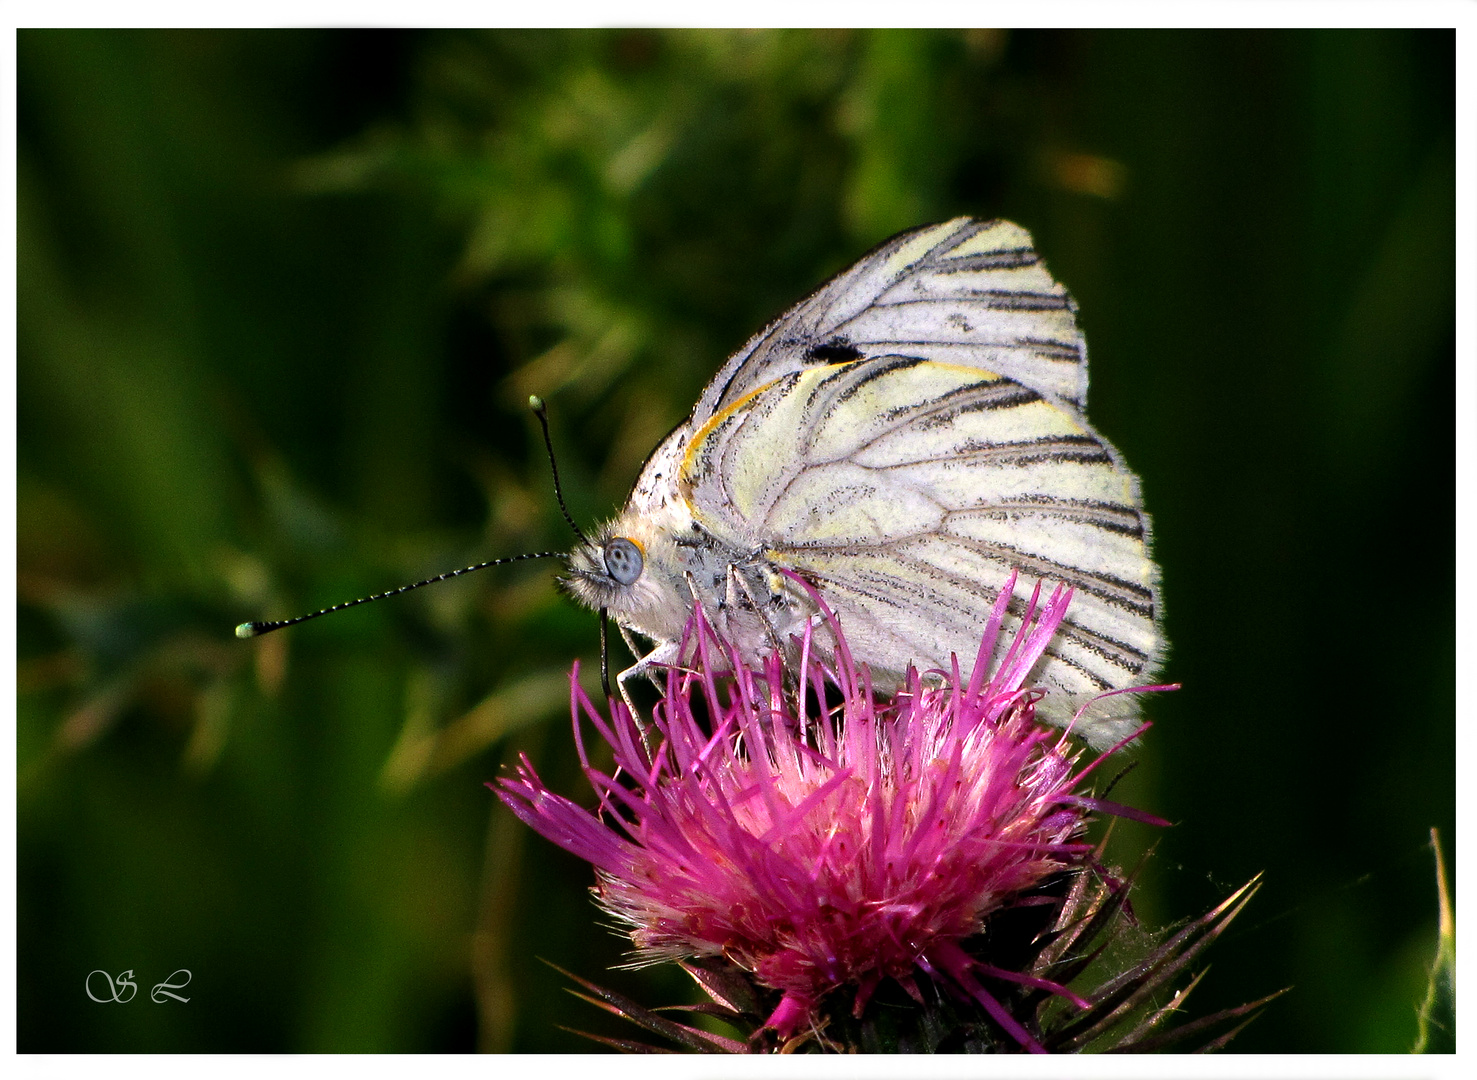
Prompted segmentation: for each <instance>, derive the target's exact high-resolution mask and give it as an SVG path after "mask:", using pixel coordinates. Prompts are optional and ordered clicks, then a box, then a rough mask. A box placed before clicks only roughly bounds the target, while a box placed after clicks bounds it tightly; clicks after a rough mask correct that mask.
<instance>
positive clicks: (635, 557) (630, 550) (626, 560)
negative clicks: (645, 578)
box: [605, 536, 646, 585]
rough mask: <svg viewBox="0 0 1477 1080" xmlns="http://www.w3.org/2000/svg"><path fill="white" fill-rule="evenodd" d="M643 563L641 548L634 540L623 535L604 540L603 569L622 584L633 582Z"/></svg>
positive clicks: (637, 576) (643, 565)
mask: <svg viewBox="0 0 1477 1080" xmlns="http://www.w3.org/2000/svg"><path fill="white" fill-rule="evenodd" d="M645 565H646V563H645V560H644V559H642V558H641V549H640V548H639V547H637V546H636V544H635V542H633V541H631V540H627V539H626V538H625V537H624V536H617V537H616V538H615V539H614V540H607V541H606V543H605V569H606V570H607V571H609V572H610V576H611V577H613V578H615V579H616V580H617V581H619V582H620V583H621V584H622V585H632V584H635V581H636V579H637V578H639V577H640V576H641V571H642V570H643V569H644V568H645Z"/></svg>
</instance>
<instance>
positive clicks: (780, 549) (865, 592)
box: [563, 217, 1164, 748]
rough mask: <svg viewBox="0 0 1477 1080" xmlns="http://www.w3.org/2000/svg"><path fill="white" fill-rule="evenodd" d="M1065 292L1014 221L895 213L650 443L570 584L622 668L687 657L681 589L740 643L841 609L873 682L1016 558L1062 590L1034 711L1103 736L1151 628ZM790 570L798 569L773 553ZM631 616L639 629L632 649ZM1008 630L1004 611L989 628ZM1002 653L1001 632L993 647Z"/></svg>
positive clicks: (1138, 509) (936, 664)
mask: <svg viewBox="0 0 1477 1080" xmlns="http://www.w3.org/2000/svg"><path fill="white" fill-rule="evenodd" d="M1076 310H1077V308H1076V304H1075V303H1074V302H1073V300H1072V298H1071V297H1070V296H1069V295H1068V294H1067V291H1066V289H1065V288H1063V287H1062V285H1061V284H1059V283H1058V282H1057V281H1056V280H1055V279H1053V278H1052V276H1051V274H1050V273H1049V272H1048V271H1047V269H1046V267H1045V265H1044V264H1043V263H1042V261H1041V258H1040V256H1039V255H1038V254H1037V252H1036V249H1035V246H1034V244H1033V243H1032V240H1031V236H1030V234H1029V233H1028V232H1027V231H1026V230H1025V229H1023V228H1021V227H1020V226H1018V225H1015V224H1012V223H1010V222H1007V221H981V220H976V219H972V218H967V217H961V218H955V219H954V220H952V221H947V222H944V223H942V224H938V225H929V226H924V227H922V228H918V229H913V230H910V231H908V232H904V233H901V234H899V235H898V236H895V237H893V238H892V239H891V240H888V241H886V242H885V243H883V244H882V245H880V246H879V247H877V248H875V249H874V250H873V251H871V252H870V253H869V254H867V255H865V256H864V257H863V258H862V259H861V261H859V262H858V263H856V265H854V266H852V267H851V268H850V269H848V270H846V271H844V272H842V273H841V274H839V275H837V276H836V277H835V278H833V279H831V280H830V281H829V282H827V283H826V284H824V285H822V286H821V287H820V288H819V289H818V290H816V291H815V292H814V293H813V294H811V295H810V296H809V297H808V298H806V299H805V300H802V301H801V302H800V303H798V304H797V305H795V306H794V307H793V308H791V309H790V310H789V311H787V312H786V313H785V314H784V315H782V316H780V318H778V319H777V320H775V321H774V322H773V323H771V324H770V325H769V326H767V327H765V328H764V329H763V330H761V331H760V332H759V333H758V334H756V335H755V336H754V337H753V338H752V339H751V340H750V341H749V342H748V344H746V345H745V346H744V347H743V348H742V349H741V350H740V351H739V352H738V353H736V354H735V355H734V356H733V357H732V358H730V359H729V361H728V362H727V363H726V364H725V365H724V366H723V368H722V369H721V370H720V371H719V372H718V374H717V376H716V377H715V378H714V379H713V381H712V382H711V383H710V384H709V385H708V387H707V388H706V389H705V390H704V391H703V393H702V396H701V397H700V398H699V399H698V402H697V405H696V406H695V407H694V408H693V411H692V415H691V416H690V417H689V418H688V419H687V421H686V422H684V423H683V424H681V425H680V426H678V427H677V428H676V429H675V430H674V431H672V433H671V434H669V435H668V436H667V437H666V439H665V440H663V442H662V443H661V444H660V445H659V446H658V447H657V448H656V450H655V451H654V452H653V453H652V455H651V457H650V458H649V459H648V460H647V462H646V464H645V465H644V467H643V468H642V471H641V474H640V476H639V478H638V479H637V481H636V484H635V487H634V488H633V490H632V491H631V495H630V498H629V499H628V501H627V503H626V505H625V508H624V510H622V511H621V513H620V514H619V515H618V516H617V517H616V518H615V519H614V520H612V521H610V522H608V523H607V524H606V525H604V526H603V527H601V528H600V529H598V530H597V531H595V532H594V533H592V534H591V535H590V536H589V537H588V538H587V539H586V540H585V541H584V542H582V543H581V544H579V545H577V546H576V548H575V549H574V550H573V551H572V552H571V553H570V555H569V558H568V573H567V575H566V576H565V577H564V579H563V584H564V586H565V588H566V589H567V590H568V591H569V592H570V593H571V594H572V595H573V596H574V597H575V598H576V599H578V600H579V601H581V602H582V603H584V604H586V605H588V606H590V607H592V608H596V609H603V610H604V611H606V612H608V613H609V615H610V616H611V617H612V618H613V619H614V620H615V622H616V623H617V625H618V626H619V627H620V628H621V631H622V633H623V635H624V636H625V639H626V642H627V644H628V645H629V646H631V648H632V650H633V653H634V654H635V655H637V656H639V657H640V659H639V660H638V662H637V664H636V665H635V666H633V667H631V668H629V669H627V670H626V671H624V672H622V673H621V675H620V676H619V679H620V683H621V686H622V689H623V691H624V689H625V684H626V681H627V680H628V679H630V678H631V677H633V676H636V675H639V674H643V673H650V672H651V671H653V670H654V669H655V668H656V667H657V666H659V665H663V664H671V663H675V662H677V661H678V659H679V656H678V654H679V650H680V643H681V641H682V639H683V630H684V626H685V624H686V622H687V620H688V619H689V617H690V616H691V613H692V611H693V606H694V604H695V603H696V604H700V605H701V606H702V608H703V611H704V612H705V614H706V615H707V617H708V618H709V620H710V621H711V622H712V623H713V625H715V626H716V627H718V628H719V629H720V631H721V632H722V633H723V634H724V636H725V637H727V638H728V639H729V640H730V641H732V642H734V643H735V644H737V645H738V646H739V648H740V650H741V653H742V654H743V655H744V657H745V658H746V659H754V660H757V659H758V658H759V657H760V656H762V655H763V654H764V653H765V652H767V651H769V650H772V649H781V650H791V649H793V648H794V645H793V642H794V640H795V639H796V638H797V637H798V636H799V635H800V633H801V631H802V630H803V628H804V627H805V625H806V623H807V621H809V622H811V624H812V626H815V627H817V629H815V630H814V631H813V633H814V634H815V635H816V636H815V640H816V641H817V643H819V645H820V647H821V649H822V650H823V651H824V649H825V648H826V647H827V646H826V641H827V640H828V639H827V638H826V636H825V628H824V625H822V624H820V622H819V620H815V619H814V616H816V614H817V610H818V609H817V606H816V604H815V602H814V600H813V599H812V597H811V596H810V594H809V593H808V591H807V590H806V589H805V588H804V587H803V586H801V585H800V584H798V583H797V582H796V580H795V578H794V577H791V576H790V575H791V574H793V575H795V576H798V577H799V578H801V579H803V580H804V581H805V582H808V583H810V584H811V585H812V586H813V587H814V589H815V590H816V592H817V594H818V595H819V596H820V597H821V598H822V599H823V600H824V601H825V603H826V605H827V606H828V607H829V608H830V609H831V610H832V611H833V612H834V613H835V615H836V617H837V618H838V620H839V622H840V625H841V629H842V632H843V633H844V635H845V638H846V642H847V645H848V647H849V648H850V651H851V653H852V655H853V657H854V658H855V659H856V660H858V661H860V662H862V663H865V664H867V665H868V666H869V667H870V669H871V671H872V678H873V684H874V687H876V688H878V689H881V690H886V689H888V688H890V687H895V686H897V685H898V684H899V683H900V681H901V679H902V678H903V675H904V673H905V671H906V670H907V668H908V667H909V665H913V666H915V667H916V668H917V669H918V670H920V671H925V670H928V669H942V670H949V669H950V665H951V657H952V656H958V657H959V658H960V661H961V663H963V664H965V665H967V664H968V662H969V661H970V660H972V659H973V658H974V657H975V655H976V653H977V651H978V647H979V644H978V643H979V640H980V635H981V633H982V630H983V628H984V625H985V622H986V619H987V617H988V614H989V612H990V609H991V607H992V606H993V604H994V603H995V601H996V598H997V596H998V595H999V592H1000V590H1001V589H1002V588H1004V587H1005V586H1006V583H1007V582H1008V581H1010V580H1011V577H1012V574H1015V579H1014V580H1015V584H1014V591H1013V596H1012V598H1011V600H1010V601H1009V603H1008V608H1007V612H1008V616H1007V622H1006V624H1007V626H1010V625H1012V623H1013V624H1014V625H1019V622H1020V617H1021V615H1022V614H1023V613H1024V611H1025V608H1026V604H1027V602H1028V601H1029V598H1030V596H1031V593H1032V590H1033V588H1034V587H1035V586H1036V584H1037V583H1038V582H1063V583H1065V584H1067V585H1069V586H1071V587H1072V588H1073V589H1074V590H1075V595H1074V598H1073V601H1072V605H1071V608H1070V609H1069V611H1068V613H1067V618H1066V620H1065V621H1064V622H1063V623H1062V624H1061V628H1060V629H1059V631H1058V634H1057V637H1056V639H1055V641H1054V642H1053V645H1052V646H1051V648H1049V649H1048V651H1047V653H1046V655H1044V656H1043V657H1042V659H1041V661H1040V662H1039V663H1038V666H1037V668H1036V669H1035V670H1034V671H1033V673H1032V676H1033V678H1032V682H1033V683H1034V684H1035V685H1038V686H1041V687H1043V688H1045V689H1046V691H1047V693H1046V695H1045V697H1044V698H1043V699H1042V701H1041V702H1040V703H1039V704H1038V706H1037V710H1038V715H1040V716H1042V717H1043V718H1044V719H1048V720H1051V721H1052V722H1054V723H1058V724H1061V725H1066V724H1067V723H1068V722H1070V721H1072V719H1073V716H1074V714H1076V713H1077V712H1078V710H1079V709H1080V708H1083V706H1086V708H1085V709H1084V710H1083V712H1082V715H1081V716H1080V717H1078V718H1077V719H1076V721H1075V723H1074V724H1073V727H1072V730H1073V731H1074V732H1075V733H1076V734H1078V735H1080V736H1082V737H1083V738H1085V739H1086V740H1087V741H1088V742H1089V743H1090V744H1091V745H1093V746H1095V747H1098V748H1104V747H1107V746H1110V745H1112V744H1114V743H1115V742H1117V741H1119V740H1120V739H1122V738H1123V737H1125V736H1126V735H1128V734H1131V733H1132V732H1133V730H1134V729H1135V728H1136V727H1137V720H1136V716H1137V710H1138V706H1137V703H1136V701H1135V698H1134V695H1132V694H1119V695H1112V696H1108V697H1100V696H1099V695H1102V694H1104V693H1105V692H1107V691H1113V690H1122V689H1125V688H1128V687H1133V686H1139V685H1143V684H1145V683H1147V682H1149V681H1151V679H1152V676H1153V673H1154V672H1155V670H1156V669H1157V667H1158V665H1159V663H1160V660H1161V658H1162V654H1163V652H1164V637H1163V633H1162V631H1161V629H1160V617H1159V612H1160V605H1159V599H1158V580H1159V572H1158V568H1157V567H1156V566H1155V564H1154V562H1153V560H1152V558H1151V557H1150V525H1149V518H1148V516H1147V515H1146V514H1145V512H1144V509H1143V501H1142V498H1141V495H1140V488H1139V482H1138V479H1137V478H1136V477H1135V476H1134V474H1133V473H1132V472H1130V471H1129V469H1128V467H1127V466H1126V465H1125V464H1124V463H1123V459H1122V457H1121V456H1120V455H1119V453H1118V451H1117V450H1115V449H1114V448H1113V446H1112V445H1111V444H1110V443H1109V442H1108V441H1107V440H1106V439H1104V438H1103V437H1102V436H1101V435H1099V434H1098V433H1097V432H1096V431H1094V430H1093V428H1092V426H1091V425H1090V424H1088V422H1087V420H1086V418H1085V416H1084V409H1085V406H1086V399H1087V346H1086V342H1085V341H1084V340H1083V337H1082V334H1081V332H1080V331H1079V330H1078V328H1077V322H1076ZM785 571H788V572H789V574H787V573H785ZM632 635H639V636H640V637H641V638H645V639H647V640H648V641H649V642H651V643H652V645H651V648H650V649H642V648H641V646H640V644H639V643H638V642H637V641H636V640H635V639H633V636H632ZM1001 640H1002V644H1001V646H1000V651H1001V652H1002V653H1003V649H1004V642H1006V641H1008V640H1009V635H1002V636H1001ZM994 659H995V660H996V661H997V662H998V660H999V656H997V657H995V658H994Z"/></svg>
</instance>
